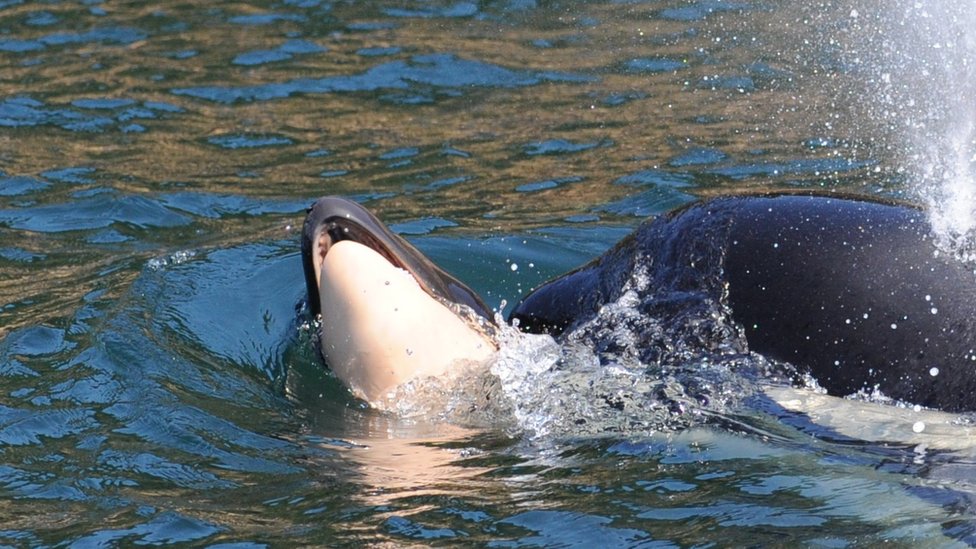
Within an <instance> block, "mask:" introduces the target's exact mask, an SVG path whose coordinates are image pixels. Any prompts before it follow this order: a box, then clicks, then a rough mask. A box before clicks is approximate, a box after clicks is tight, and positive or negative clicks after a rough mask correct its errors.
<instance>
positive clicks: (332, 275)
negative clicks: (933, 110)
mask: <svg viewBox="0 0 976 549" xmlns="http://www.w3.org/2000/svg"><path fill="white" fill-rule="evenodd" d="M337 252H339V253H337ZM302 257H303V263H304V268H305V280H306V284H307V289H308V303H309V308H310V310H311V312H312V313H313V314H317V313H319V312H321V313H322V334H321V347H322V354H323V357H324V359H325V361H326V363H327V364H328V365H329V366H330V367H331V368H332V369H333V370H334V371H335V373H336V375H337V377H338V378H339V379H340V380H341V381H343V382H344V383H345V384H346V385H348V386H349V387H350V388H351V389H352V390H353V391H354V393H356V394H358V395H359V396H361V397H363V398H365V399H366V400H368V401H373V400H374V399H376V398H379V397H380V396H382V395H383V394H385V393H386V392H388V391H389V390H391V389H392V388H393V387H395V386H396V385H397V384H399V383H402V382H404V381H406V380H409V379H411V378H413V377H416V376H419V375H439V374H441V373H444V372H448V371H450V369H451V368H452V365H453V364H456V363H457V362H458V361H464V360H465V359H470V360H485V359H487V358H488V357H490V355H491V352H493V351H494V344H493V343H492V342H491V337H490V335H488V334H487V333H486V330H485V326H489V327H490V322H491V313H490V311H489V309H488V308H487V307H486V306H485V305H484V303H483V302H482V301H481V299H480V298H478V296H477V295H476V294H475V293H474V292H473V291H472V290H471V289H469V288H467V287H466V286H464V285H463V284H462V283H461V282H459V281H457V280H456V279H454V278H453V277H451V276H450V275H447V274H446V273H444V272H443V271H442V270H440V269H439V268H437V267H436V266H435V265H434V264H433V263H431V262H430V261H429V260H428V259H427V258H425V257H424V256H423V255H422V254H421V253H420V252H419V251H417V250H416V249H415V248H413V247H412V246H410V245H409V244H408V243H407V242H405V241H404V240H403V239H401V238H399V237H398V236H396V235H395V234H393V233H392V232H390V231H389V229H387V228H386V227H385V226H384V225H383V224H382V223H381V222H380V221H379V220H377V219H376V218H375V217H373V216H372V215H371V214H369V212H367V211H366V210H365V209H363V208H362V207H361V206H358V205H357V204H355V203H352V202H349V201H346V200H343V199H340V198H335V197H329V198H323V199H321V200H319V201H318V202H317V203H316V204H315V206H313V207H312V208H311V209H310V211H309V214H308V217H307V218H306V221H305V226H304V231H303V236H302ZM646 265H655V266H656V268H655V269H653V270H652V271H651V272H652V280H650V285H651V287H653V286H654V285H655V284H669V285H671V286H672V287H673V288H677V289H679V290H681V289H683V288H685V289H687V290H688V291H689V292H694V291H696V290H697V289H699V287H700V286H701V285H703V284H705V282H703V281H702V280H701V279H700V278H699V276H700V275H701V274H702V273H713V274H717V276H718V281H717V282H718V283H717V284H714V285H715V287H716V291H717V292H718V294H719V296H718V298H719V299H721V300H722V301H724V302H726V303H727V305H728V306H729V309H730V311H731V316H732V320H733V321H734V322H735V323H736V324H737V325H738V326H740V327H741V329H742V330H743V332H744V335H745V339H746V341H747V344H748V348H749V350H750V351H752V352H756V353H759V354H761V355H763V356H766V357H767V358H772V359H775V360H778V361H783V362H788V363H790V364H792V365H794V366H796V367H797V368H798V369H799V370H800V371H803V372H808V373H810V374H811V375H812V376H813V377H814V378H815V379H816V380H817V382H818V383H819V384H820V385H821V386H822V387H823V388H824V389H826V390H827V392H828V394H831V395H835V396H846V395H849V394H851V393H855V392H857V391H861V390H869V391H871V390H875V389H877V390H880V391H881V392H882V393H883V394H885V395H887V396H889V397H892V398H896V399H899V400H902V401H906V402H910V403H913V404H920V405H923V406H927V407H932V408H938V409H941V410H945V411H976V350H974V349H976V274H974V272H973V266H971V265H966V264H964V263H962V262H959V261H957V260H956V259H955V258H954V257H952V256H951V255H949V254H945V253H942V252H940V250H939V249H938V247H937V246H936V242H935V240H934V237H933V236H932V233H931V228H930V226H929V224H928V222H927V220H926V216H925V213H924V212H923V211H922V210H920V209H918V208H915V207H912V206H909V205H905V204H899V203H894V202H886V201H878V200H868V199H863V198H853V197H844V196H837V195H829V194H826V195H818V194H775V195H746V196H731V197H719V198H712V199H709V200H705V201H702V202H696V203H693V204H691V205H689V206H687V207H685V208H683V209H680V210H678V211H675V212H671V213H670V214H667V215H664V216H660V217H657V218H654V219H651V220H648V221H646V222H644V223H643V224H642V225H640V226H639V227H638V228H637V229H636V230H635V231H634V232H633V233H632V234H631V235H629V236H628V237H626V238H624V239H623V240H622V241H621V242H619V243H618V244H617V245H616V246H614V247H613V248H611V249H610V250H609V251H607V252H606V253H605V254H603V255H602V256H601V257H599V258H597V259H595V260H593V261H592V262H590V263H588V264H586V265H584V266H582V267H579V268H577V269H575V270H573V271H571V272H569V273H567V274H565V275H562V276H560V277H557V278H556V279H554V280H551V281H549V282H547V283H545V284H543V285H542V286H540V287H539V288H537V289H535V290H533V291H531V292H530V293H529V294H528V295H527V296H526V297H525V298H523V299H522V301H521V302H520V303H519V304H518V305H517V306H516V307H515V308H514V310H513V311H512V313H511V315H510V319H511V320H513V321H514V320H517V321H518V326H519V328H520V329H522V330H524V331H529V332H545V333H549V334H552V335H554V336H556V337H559V336H560V334H563V333H564V332H566V331H567V330H570V329H571V328H573V327H574V326H578V325H579V324H580V323H583V322H586V321H587V320H589V319H592V318H593V317H594V316H595V315H596V314H597V313H598V311H599V310H600V308H601V307H603V306H604V305H605V304H607V303H609V302H611V301H614V300H615V299H617V298H618V297H619V296H620V294H621V292H622V291H623V289H624V287H625V286H626V282H627V280H628V279H629V278H630V277H631V276H632V275H633V274H634V272H635V270H637V269H639V268H641V267H642V266H646ZM404 272H406V273H409V275H410V276H409V277H405V276H401V277H400V279H397V277H396V273H401V274H403V273H404ZM377 273H378V274H377ZM374 274H376V276H373V275H374ZM367 275H368V276H367ZM404 278H409V279H408V280H402V279H404ZM394 279H397V280H400V282H398V283H397V284H396V285H393V287H392V288H391V285H390V284H389V282H390V281H391V280H394ZM709 283H710V284H712V283H714V281H712V282H709ZM384 288H386V289H387V290H389V291H384ZM405 295H409V296H410V297H409V298H407V297H404V296H405ZM432 303H433V304H434V305H436V307H434V306H432V305H431V304H432ZM461 305H463V306H461ZM463 311H467V312H468V313H471V312H472V311H473V313H474V315H475V316H477V317H479V318H480V320H481V323H480V324H481V326H480V327H479V326H478V324H479V323H477V322H475V323H472V322H471V320H472V319H471V318H470V314H469V315H465V314H464V313H463ZM363 326H365V327H366V328H364V327H363ZM370 326H372V328H369V327H370ZM404 327H406V328H404ZM488 331H490V330H488ZM391 342H392V343H391ZM644 344H645V345H647V346H651V345H653V344H654V343H652V342H644ZM411 346H415V347H417V349H421V348H422V347H423V348H424V349H425V350H424V351H423V353H424V355H423V356H424V357H426V359H425V360H426V362H425V361H411V360H410V358H411V357H413V356H414V354H415V353H406V352H404V351H405V350H406V349H407V348H410V347H411ZM375 348H380V349H381V350H380V351H377V350H376V349H375ZM647 350H648V351H650V350H651V349H647ZM377 356H378V357H379V358H376V357H377ZM431 364H432V365H433V366H430V365H431ZM425 365H426V366H425Z"/></svg>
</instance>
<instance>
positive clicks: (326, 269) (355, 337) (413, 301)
mask: <svg viewBox="0 0 976 549" xmlns="http://www.w3.org/2000/svg"><path fill="white" fill-rule="evenodd" d="M302 261H303V265H304V269H305V282H306V287H307V290H308V306H309V309H310V310H311V311H312V312H313V313H315V314H318V313H321V321H322V329H321V334H320V350H321V353H322V357H323V359H324V360H325V362H326V364H328V365H329V367H330V368H332V370H333V372H334V373H335V375H336V377H338V378H339V379H340V380H341V381H342V382H343V383H344V384H345V385H346V386H347V387H349V388H350V389H351V390H352V391H353V393H354V394H355V395H356V396H358V397H360V398H362V399H364V400H366V401H367V402H370V403H372V404H377V403H381V402H382V401H383V400H384V399H386V398H388V397H389V396H390V395H391V394H392V393H393V392H394V391H395V390H396V388H397V387H398V386H400V385H402V384H403V383H406V382H408V381H410V380H412V379H415V378H420V377H426V376H443V375H445V374H450V373H452V372H453V371H454V370H455V369H456V368H457V367H458V366H463V365H465V364H470V363H472V362H483V361H485V360H487V359H489V358H490V357H491V355H492V354H493V353H494V351H495V349H496V347H495V344H494V343H493V341H492V340H491V338H490V337H489V335H488V334H487V332H486V330H485V329H484V328H485V327H486V326H488V325H489V324H490V322H491V313H490V311H489V309H488V307H487V306H486V305H485V304H484V303H483V302H482V301H481V299H480V298H479V297H478V296H477V294H475V293H474V292H473V291H472V290H471V289H469V288H468V287H467V286H465V285H464V284H462V283H461V282H460V281H458V280H457V279H455V278H454V277H452V276H450V275H449V274H447V273H446V272H444V271H443V270H441V269H440V268H438V267H437V266H436V265H434V264H433V263H432V262H431V261H430V260H428V259H427V258H426V257H425V256H424V255H423V254H421V253H420V252H419V251H418V250H417V249H416V248H414V247H413V246H411V245H410V244H409V243H408V242H406V241H405V240H403V239H402V238H400V237H399V236H397V235H396V234H394V233H392V232H391V231H390V230H389V229H388V228H386V226H385V225H383V224H382V223H381V222H380V221H379V220H377V219H376V218H375V217H374V216H373V215H372V214H370V213H369V212H368V211H366V210H365V209H364V208H362V207H361V206H359V205H358V204H355V203H353V202H349V201H347V200H344V199H341V198H335V197H327V198H323V199H321V200H319V201H318V202H316V203H315V205H314V206H313V207H312V208H311V209H310V210H309V214H308V216H307V218H306V220H305V225H304V228H303V233H302Z"/></svg>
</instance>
